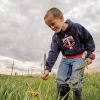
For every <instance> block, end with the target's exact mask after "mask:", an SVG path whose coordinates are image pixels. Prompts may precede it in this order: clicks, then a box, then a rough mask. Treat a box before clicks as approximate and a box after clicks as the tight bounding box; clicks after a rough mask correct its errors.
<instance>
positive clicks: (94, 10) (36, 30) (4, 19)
mask: <svg viewBox="0 0 100 100" xmlns="http://www.w3.org/2000/svg"><path fill="white" fill-rule="evenodd" d="M51 7H58V8H59V9H61V10H62V12H63V14H64V17H65V20H66V19H71V20H73V21H74V22H78V23H80V24H82V25H83V26H85V27H86V28H87V29H88V30H89V31H90V32H91V34H92V36H93V38H94V41H95V43H96V52H95V53H96V56H97V59H96V60H95V65H96V66H99V60H100V47H99V45H100V41H99V40H100V28H99V27H100V0H0V56H1V57H2V56H5V57H9V58H14V59H18V60H19V61H33V62H41V63H43V55H44V53H46V54H48V50H49V46H50V42H51V38H52V35H53V32H52V31H51V30H50V29H49V28H48V27H47V26H46V25H45V23H44V20H43V17H44V15H45V13H46V11H47V10H48V9H49V8H51ZM60 58H61V56H60V57H59V59H60ZM58 63H59V60H58ZM7 68H8V67H7Z"/></svg>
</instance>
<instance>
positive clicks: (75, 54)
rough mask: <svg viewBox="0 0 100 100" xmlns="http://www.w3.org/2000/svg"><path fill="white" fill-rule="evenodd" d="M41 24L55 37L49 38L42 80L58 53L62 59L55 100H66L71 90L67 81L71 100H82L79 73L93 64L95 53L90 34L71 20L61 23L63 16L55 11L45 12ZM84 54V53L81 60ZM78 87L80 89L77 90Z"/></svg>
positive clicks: (57, 10)
mask: <svg viewBox="0 0 100 100" xmlns="http://www.w3.org/2000/svg"><path fill="white" fill-rule="evenodd" d="M44 21H45V23H46V25H48V26H49V27H50V28H51V29H52V30H53V31H54V32H55V34H54V35H53V37H52V43H51V50H50V51H49V55H48V59H47V61H46V69H45V73H44V74H42V78H43V79H44V80H47V79H48V76H49V72H51V69H52V67H53V65H54V63H55V61H56V60H57V57H58V55H59V52H60V51H61V52H62V55H63V58H62V60H61V62H60V66H59V68H58V72H57V78H56V80H57V93H58V94H57V99H59V100H61V99H62V98H64V99H63V100H67V98H68V93H69V90H70V87H69V85H68V80H70V81H71V83H72V85H73V99H74V100H82V77H83V74H84V71H83V70H80V71H79V75H77V73H78V69H80V68H81V66H82V65H83V64H84V63H85V62H86V63H87V64H88V65H89V64H91V63H92V58H91V55H92V54H93V51H94V50H95V44H94V41H93V38H92V36H91V34H90V33H89V32H88V31H87V30H86V29H85V28H84V27H83V26H82V25H80V24H78V23H74V22H72V21H71V20H67V21H66V22H64V17H63V14H62V12H61V11H60V10H59V9H58V8H51V9H49V10H48V11H47V13H46V15H45V17H44ZM84 52H87V55H86V56H85V58H83V54H84ZM78 85H79V86H80V87H78Z"/></svg>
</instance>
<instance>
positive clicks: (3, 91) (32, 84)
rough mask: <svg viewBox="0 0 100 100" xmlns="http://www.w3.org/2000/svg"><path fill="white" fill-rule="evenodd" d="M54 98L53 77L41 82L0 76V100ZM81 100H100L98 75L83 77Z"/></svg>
mask: <svg viewBox="0 0 100 100" xmlns="http://www.w3.org/2000/svg"><path fill="white" fill-rule="evenodd" d="M31 89H32V90H31ZM28 90H30V91H31V93H33V92H35V93H38V96H36V97H35V96H33V95H31V94H30V93H28ZM38 97H39V99H38ZM55 98H56V81H55V76H54V75H52V76H50V77H49V80H47V81H43V80H42V79H41V77H40V76H34V77H32V76H9V75H0V100H55ZM83 99H84V100H100V73H96V74H92V75H89V74H86V75H85V78H84V85H83ZM69 100H72V91H70V95H69Z"/></svg>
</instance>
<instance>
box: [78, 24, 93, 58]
mask: <svg viewBox="0 0 100 100" xmlns="http://www.w3.org/2000/svg"><path fill="white" fill-rule="evenodd" d="M77 26H78V33H79V36H80V38H81V40H82V42H83V43H84V47H85V50H86V51H87V56H86V58H91V55H92V53H93V52H94V50H95V43H94V40H93V37H92V35H91V34H90V33H89V32H88V31H87V29H85V28H84V27H83V26H82V25H80V24H77Z"/></svg>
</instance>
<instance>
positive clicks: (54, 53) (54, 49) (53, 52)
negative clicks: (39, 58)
mask: <svg viewBox="0 0 100 100" xmlns="http://www.w3.org/2000/svg"><path fill="white" fill-rule="evenodd" d="M59 52H60V49H59V46H58V43H57V40H56V36H55V35H54V36H53V38H52V42H51V49H50V51H49V54H48V58H47V60H46V69H47V70H49V72H51V69H52V67H53V65H54V64H55V62H56V60H57V57H58V55H59Z"/></svg>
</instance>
